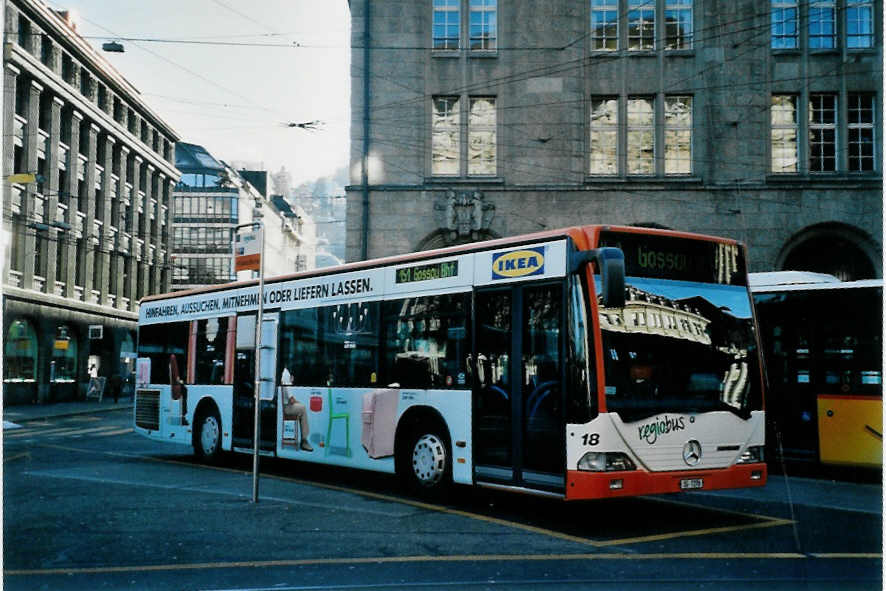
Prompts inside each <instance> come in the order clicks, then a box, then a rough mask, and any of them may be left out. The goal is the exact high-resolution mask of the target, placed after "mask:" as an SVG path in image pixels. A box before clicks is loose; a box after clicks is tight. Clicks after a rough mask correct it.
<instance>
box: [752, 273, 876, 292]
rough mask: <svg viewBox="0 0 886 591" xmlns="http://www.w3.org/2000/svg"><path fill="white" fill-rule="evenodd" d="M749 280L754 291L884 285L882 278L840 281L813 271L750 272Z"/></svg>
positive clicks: (856, 287)
mask: <svg viewBox="0 0 886 591" xmlns="http://www.w3.org/2000/svg"><path fill="white" fill-rule="evenodd" d="M748 282H749V285H750V288H751V291H752V292H754V293H767V292H776V291H808V290H827V289H858V288H863V287H883V280H882V279H861V280H858V281H840V279H839V278H838V277H835V276H833V275H828V274H827V273H813V272H811V271H768V272H762V273H748Z"/></svg>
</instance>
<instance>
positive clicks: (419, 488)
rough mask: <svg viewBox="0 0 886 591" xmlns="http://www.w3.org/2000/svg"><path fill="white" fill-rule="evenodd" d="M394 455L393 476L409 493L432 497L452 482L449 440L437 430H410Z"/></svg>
mask: <svg viewBox="0 0 886 591" xmlns="http://www.w3.org/2000/svg"><path fill="white" fill-rule="evenodd" d="M398 455H399V457H398V462H397V472H398V473H399V474H400V478H401V479H402V480H403V482H404V484H405V485H406V487H407V488H408V489H409V490H410V491H411V492H413V493H416V494H419V495H422V496H434V495H437V494H440V492H441V491H443V490H445V489H446V488H448V486H449V484H450V482H451V481H452V459H451V457H450V452H449V438H448V437H446V436H445V434H443V432H442V431H440V430H438V429H429V428H425V429H414V430H413V431H412V432H411V433H410V434H409V436H408V437H407V438H406V440H405V441H404V443H403V445H402V446H400V450H399V454H398Z"/></svg>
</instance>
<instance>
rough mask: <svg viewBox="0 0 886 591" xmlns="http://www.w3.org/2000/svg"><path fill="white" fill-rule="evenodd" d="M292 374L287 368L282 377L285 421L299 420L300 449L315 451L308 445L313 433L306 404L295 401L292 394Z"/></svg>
mask: <svg viewBox="0 0 886 591" xmlns="http://www.w3.org/2000/svg"><path fill="white" fill-rule="evenodd" d="M290 386H292V374H291V373H290V372H289V370H288V369H287V368H285V367H284V368H283V373H282V375H281V376H280V398H281V400H282V403H283V420H297V421H298V425H299V431H300V433H299V435H300V436H301V442H300V443H299V449H301V450H302V451H314V448H313V447H311V444H310V443H308V436H309V435H310V433H311V431H310V428H309V427H308V410H307V408H306V407H305V405H304V404H302V403H301V402H299V401H298V400H296V399H295V396H294V395H293V394H292V389H291V388H290Z"/></svg>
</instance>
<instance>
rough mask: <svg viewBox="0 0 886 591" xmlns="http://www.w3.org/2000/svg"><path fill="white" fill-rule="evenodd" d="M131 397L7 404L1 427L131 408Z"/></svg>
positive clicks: (5, 427)
mask: <svg viewBox="0 0 886 591" xmlns="http://www.w3.org/2000/svg"><path fill="white" fill-rule="evenodd" d="M132 407H133V400H132V397H129V396H127V397H125V398H123V397H121V398H120V401H119V402H117V403H114V399H113V398H109V397H105V398H103V399H102V401H101V402H99V401H98V400H83V401H75V402H51V403H48V404H21V405H16V406H8V407H6V408H4V409H3V428H4V429H7V428H10V426H8V425H7V423H14V424H17V423H22V422H26V421H34V420H37V419H49V418H54V417H64V416H70V415H80V414H88V413H96V412H109V411H112V410H121V409H132Z"/></svg>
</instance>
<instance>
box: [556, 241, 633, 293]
mask: <svg viewBox="0 0 886 591" xmlns="http://www.w3.org/2000/svg"><path fill="white" fill-rule="evenodd" d="M590 262H595V263H597V270H598V271H599V272H600V282H601V285H600V291H601V292H602V295H603V299H602V302H601V304H602V305H603V307H605V308H624V305H625V255H624V253H623V252H622V251H621V249H619V248H613V247H611V246H604V247H602V248H595V249H594V250H582V251H575V252H573V253H572V256H571V258H570V261H569V263H570V264H569V270H570V272H571V273H578V272H579V271H580V270H581V268H582V267H583V266H584V264H585V263H590Z"/></svg>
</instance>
